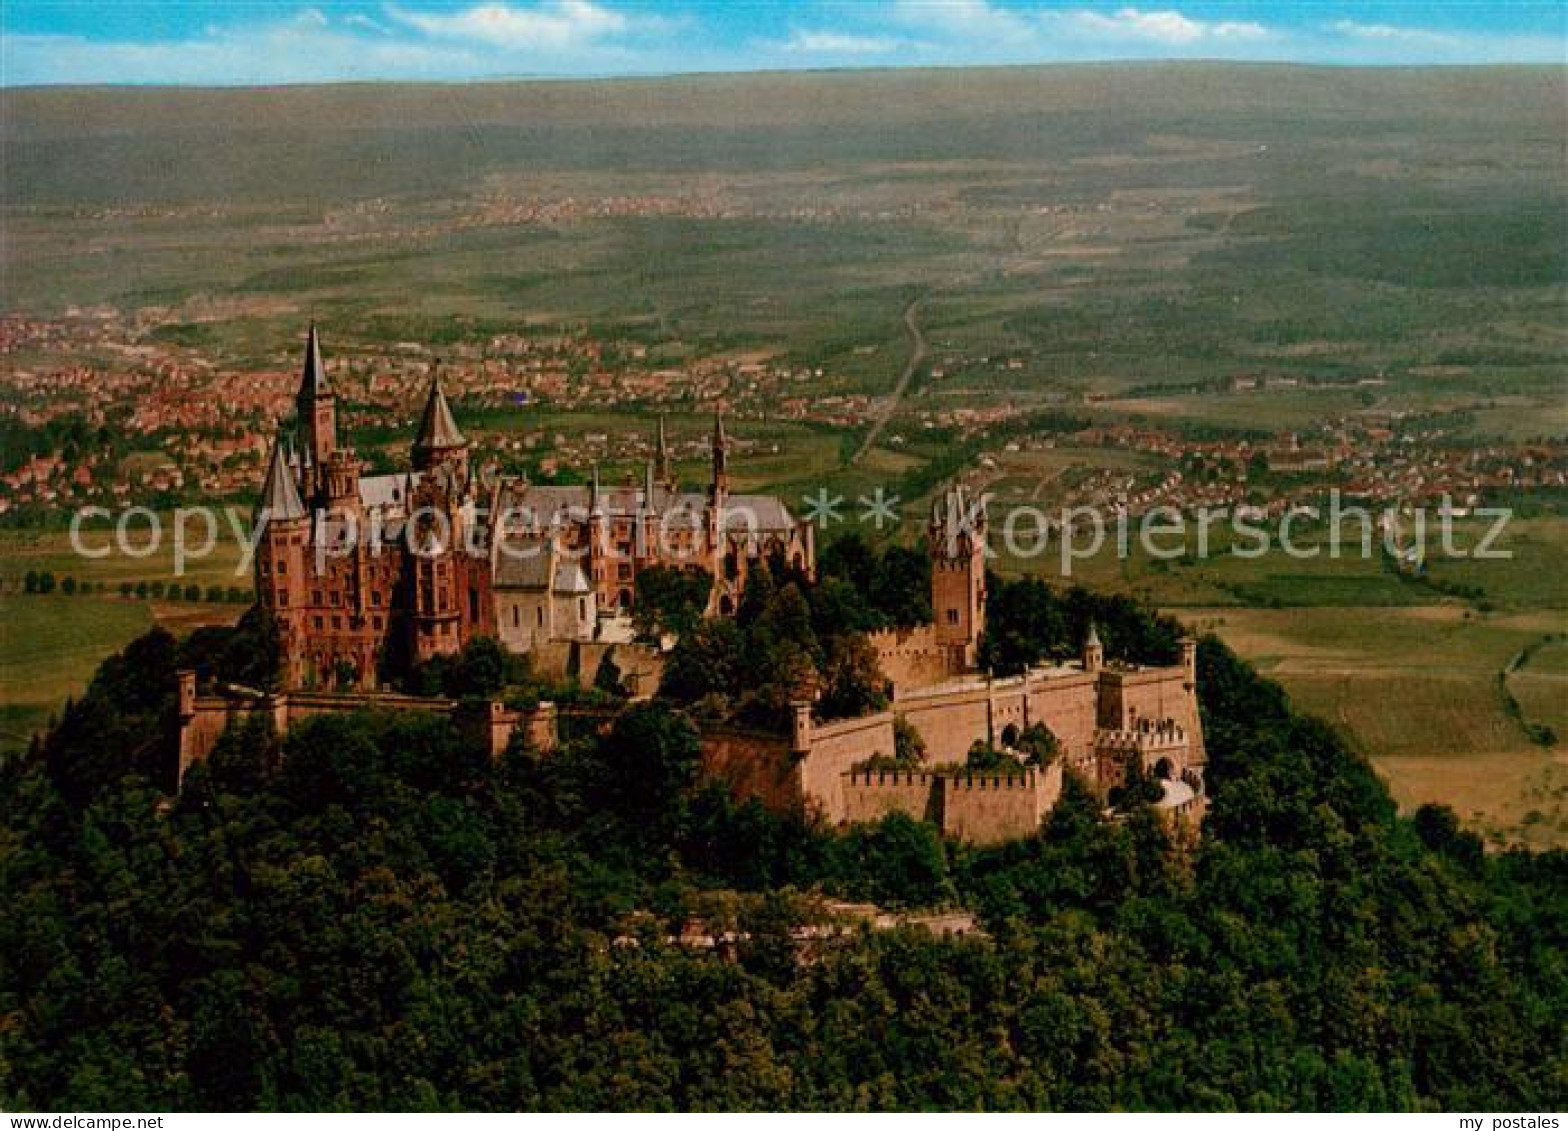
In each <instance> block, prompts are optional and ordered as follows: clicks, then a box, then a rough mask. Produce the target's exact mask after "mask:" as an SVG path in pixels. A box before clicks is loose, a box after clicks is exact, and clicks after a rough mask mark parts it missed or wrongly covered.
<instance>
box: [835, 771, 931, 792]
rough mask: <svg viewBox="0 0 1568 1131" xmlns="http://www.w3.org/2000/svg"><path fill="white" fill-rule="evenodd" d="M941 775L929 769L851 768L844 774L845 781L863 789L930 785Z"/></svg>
mask: <svg viewBox="0 0 1568 1131" xmlns="http://www.w3.org/2000/svg"><path fill="white" fill-rule="evenodd" d="M940 776H941V775H940V774H933V773H932V772H931V771H929V770H850V771H849V772H848V773H846V774H845V775H844V781H845V782H846V783H848V784H849V785H852V786H857V787H860V788H863V789H874V788H876V787H877V786H889V787H892V786H911V785H918V786H930V785H931V783H932V782H933V781H934V780H935V779H936V778H938V777H940Z"/></svg>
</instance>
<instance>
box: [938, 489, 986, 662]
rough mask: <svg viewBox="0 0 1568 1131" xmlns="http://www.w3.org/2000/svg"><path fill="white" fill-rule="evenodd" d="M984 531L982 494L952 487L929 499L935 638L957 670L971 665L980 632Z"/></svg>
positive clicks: (982, 597)
mask: <svg viewBox="0 0 1568 1131" xmlns="http://www.w3.org/2000/svg"><path fill="white" fill-rule="evenodd" d="M985 536H986V508H985V500H984V499H981V500H979V501H978V502H974V501H971V500H970V498H969V496H968V493H967V492H965V491H964V489H963V488H962V487H958V488H954V489H953V490H951V491H947V492H945V493H944V494H943V495H942V497H941V498H939V499H938V500H937V501H936V502H935V503H934V504H932V507H931V526H930V529H929V530H928V531H927V539H928V549H929V551H930V554H931V612H932V615H933V617H934V618H935V620H936V641H937V643H938V644H939V645H941V646H942V647H943V648H945V649H947V652H948V657H949V666H950V667H952V668H953V669H954V670H958V671H969V670H972V669H973V668H974V666H975V663H976V662H977V660H978V658H979V651H980V638H981V636H983V635H984V634H985V555H986V544H985Z"/></svg>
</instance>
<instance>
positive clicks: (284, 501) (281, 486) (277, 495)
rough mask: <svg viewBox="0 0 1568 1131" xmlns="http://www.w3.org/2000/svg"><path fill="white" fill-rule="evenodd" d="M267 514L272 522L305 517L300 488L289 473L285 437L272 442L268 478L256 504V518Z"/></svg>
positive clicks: (258, 519) (258, 518) (263, 484)
mask: <svg viewBox="0 0 1568 1131" xmlns="http://www.w3.org/2000/svg"><path fill="white" fill-rule="evenodd" d="M263 515H265V516H266V517H267V519H268V521H270V522H286V521H288V520H290V519H296V518H304V517H305V504H304V503H302V502H300V498H299V488H298V487H296V486H295V485H294V476H293V475H292V474H290V473H289V468H288V462H287V460H286V458H285V456H284V454H283V437H282V435H281V434H280V435H279V436H278V438H277V439H276V440H274V441H273V442H272V458H271V460H270V461H269V462H268V464H267V478H266V480H265V481H264V482H263V483H262V485H261V499H260V501H259V502H258V503H257V504H256V519H257V521H260V519H261V518H262V516H263Z"/></svg>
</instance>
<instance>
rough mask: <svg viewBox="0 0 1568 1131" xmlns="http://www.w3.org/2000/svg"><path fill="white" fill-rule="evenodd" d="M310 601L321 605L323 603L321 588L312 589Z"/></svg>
mask: <svg viewBox="0 0 1568 1131" xmlns="http://www.w3.org/2000/svg"><path fill="white" fill-rule="evenodd" d="M310 603H311V604H312V605H319V604H321V590H319V589H312V590H311V591H310Z"/></svg>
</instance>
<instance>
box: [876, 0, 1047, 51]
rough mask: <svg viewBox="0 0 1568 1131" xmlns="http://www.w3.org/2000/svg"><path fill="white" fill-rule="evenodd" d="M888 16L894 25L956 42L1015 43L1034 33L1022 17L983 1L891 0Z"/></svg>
mask: <svg viewBox="0 0 1568 1131" xmlns="http://www.w3.org/2000/svg"><path fill="white" fill-rule="evenodd" d="M890 14H891V18H892V19H893V20H894V21H895V22H898V23H901V24H905V25H908V26H910V27H916V28H919V29H921V30H922V31H924V32H929V33H933V34H936V35H941V36H945V37H947V38H950V39H958V40H987V41H990V42H991V43H993V44H1005V43H1008V42H1013V43H1016V42H1018V41H1021V40H1030V39H1033V38H1034V35H1035V31H1036V27H1035V24H1034V22H1033V21H1032V20H1031V19H1029V18H1027V17H1026V15H1025V14H1023V13H1019V12H1014V11H1012V10H1011V9H1008V8H1000V7H997V6H996V5H994V4H990V3H988V2H987V0H894V4H893V6H892V9H891V13H890Z"/></svg>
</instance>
